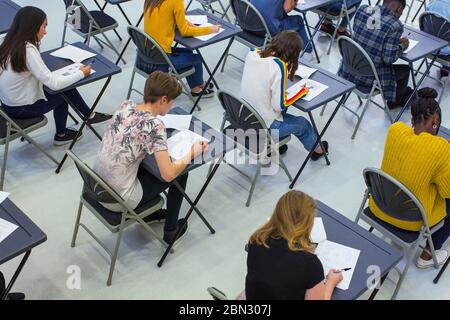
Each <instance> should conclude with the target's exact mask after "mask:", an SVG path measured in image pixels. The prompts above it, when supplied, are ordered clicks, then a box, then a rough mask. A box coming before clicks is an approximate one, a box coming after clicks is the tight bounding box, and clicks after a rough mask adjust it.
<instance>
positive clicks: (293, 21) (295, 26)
mask: <svg viewBox="0 0 450 320" xmlns="http://www.w3.org/2000/svg"><path fill="white" fill-rule="evenodd" d="M283 29H284V30H295V31H297V32H298V34H299V35H300V38H302V41H303V48H304V49H305V52H308V53H310V52H312V46H311V45H309V37H308V34H307V33H306V28H305V25H304V24H303V19H302V17H301V16H298V15H295V16H288V17H287V18H286V19H284V20H283Z"/></svg>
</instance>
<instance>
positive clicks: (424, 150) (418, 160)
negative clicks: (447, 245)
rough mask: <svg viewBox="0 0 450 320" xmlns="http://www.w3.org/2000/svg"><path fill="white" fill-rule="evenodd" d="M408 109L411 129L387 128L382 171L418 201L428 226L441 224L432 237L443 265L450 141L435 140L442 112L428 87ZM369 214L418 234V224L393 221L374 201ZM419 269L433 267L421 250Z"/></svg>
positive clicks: (449, 227) (448, 227) (449, 221)
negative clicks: (404, 187) (442, 222)
mask: <svg viewBox="0 0 450 320" xmlns="http://www.w3.org/2000/svg"><path fill="white" fill-rule="evenodd" d="M418 95H419V96H418V98H417V99H416V100H414V101H413V103H412V106H411V113H412V126H413V127H412V128H410V127H408V126H407V125H406V124H404V123H403V122H396V123H394V124H393V125H391V127H390V128H389V131H388V134H387V138H386V145H385V149H384V157H383V163H382V165H381V170H383V171H384V172H386V173H388V174H389V175H391V176H393V177H394V178H395V179H397V180H398V181H400V182H401V183H402V184H404V185H405V186H406V187H407V188H408V189H409V190H411V192H412V193H414V195H415V196H416V197H417V198H418V199H419V201H420V202H421V204H422V205H423V207H424V209H425V213H426V215H427V218H428V223H429V225H430V227H431V226H434V225H436V224H437V223H439V222H440V221H442V220H443V219H445V221H444V225H443V226H442V228H440V229H439V230H438V231H437V232H435V233H434V234H433V236H432V239H433V244H434V247H435V249H436V256H437V260H438V262H439V263H440V264H441V263H443V262H444V261H445V260H446V259H447V256H448V252H447V251H446V250H444V249H441V248H442V245H443V244H444V242H445V241H446V240H447V238H448V237H449V235H450V218H448V216H449V214H450V141H447V140H445V139H444V138H441V137H438V136H437V134H438V132H439V127H440V124H441V109H440V107H439V104H438V103H437V102H436V100H435V98H436V97H437V92H436V90H434V89H431V88H423V89H421V90H419V91H418ZM369 206H370V209H371V210H372V212H373V213H374V214H375V215H376V216H377V217H378V218H380V219H381V220H383V221H386V222H388V223H390V224H392V225H394V226H396V227H398V228H401V229H405V230H410V231H418V230H420V228H421V224H418V223H415V222H405V221H399V220H396V219H393V218H391V217H389V216H387V215H386V214H384V213H383V212H382V211H381V210H380V209H379V208H378V207H377V206H376V205H375V203H374V202H373V201H371V200H370V201H369ZM416 266H417V267H418V268H420V269H424V268H428V267H431V266H433V260H432V258H431V255H430V253H429V252H428V251H427V250H424V251H423V252H422V254H421V256H420V257H419V259H418V260H417V262H416Z"/></svg>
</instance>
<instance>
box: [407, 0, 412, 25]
mask: <svg viewBox="0 0 450 320" xmlns="http://www.w3.org/2000/svg"><path fill="white" fill-rule="evenodd" d="M413 3H414V0H411V4H410V5H408V12H407V13H406V18H405V24H407V23H408V19H409V15H410V14H411V10H412V5H413Z"/></svg>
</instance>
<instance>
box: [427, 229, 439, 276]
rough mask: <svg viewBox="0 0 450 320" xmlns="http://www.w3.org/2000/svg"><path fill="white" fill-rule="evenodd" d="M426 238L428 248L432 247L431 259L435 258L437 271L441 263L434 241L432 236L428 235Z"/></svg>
mask: <svg viewBox="0 0 450 320" xmlns="http://www.w3.org/2000/svg"><path fill="white" fill-rule="evenodd" d="M426 237H427V239H428V246H429V247H430V252H431V257H432V258H433V263H434V267H435V268H436V269H439V263H438V261H437V257H436V250H435V249H434V244H433V239H432V238H431V235H430V234H428V235H427V236H426Z"/></svg>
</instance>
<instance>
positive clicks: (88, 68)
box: [80, 64, 91, 77]
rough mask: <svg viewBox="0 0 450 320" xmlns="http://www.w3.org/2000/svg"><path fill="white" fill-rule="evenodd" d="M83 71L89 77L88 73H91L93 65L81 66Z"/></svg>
mask: <svg viewBox="0 0 450 320" xmlns="http://www.w3.org/2000/svg"><path fill="white" fill-rule="evenodd" d="M80 70H81V72H83V74H84V76H85V77H87V76H88V75H90V74H91V67H90V66H86V65H84V64H83V65H82V66H81V67H80Z"/></svg>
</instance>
